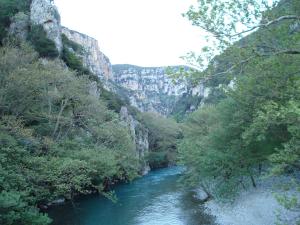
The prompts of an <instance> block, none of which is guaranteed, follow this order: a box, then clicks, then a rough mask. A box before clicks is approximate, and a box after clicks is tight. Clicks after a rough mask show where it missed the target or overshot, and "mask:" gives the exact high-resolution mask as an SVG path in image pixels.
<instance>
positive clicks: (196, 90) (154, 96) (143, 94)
mask: <svg viewBox="0 0 300 225" xmlns="http://www.w3.org/2000/svg"><path fill="white" fill-rule="evenodd" d="M177 68H178V67H173V68H172V69H175V70H176V69H177ZM166 69H167V68H165V67H149V68H143V67H138V66H132V65H113V71H114V82H115V83H116V84H118V85H119V86H121V87H123V88H124V89H125V90H127V95H128V98H129V99H130V103H131V105H133V106H135V107H137V108H138V109H140V110H141V111H143V112H145V111H153V112H158V113H160V114H162V115H169V114H170V113H171V112H172V111H173V108H174V106H175V105H176V103H177V101H178V100H179V99H180V98H181V97H182V96H183V95H184V94H191V95H193V96H207V95H208V93H207V92H208V90H207V89H205V87H204V86H203V84H200V85H198V86H197V87H192V86H191V85H189V84H188V82H187V81H186V80H184V79H183V80H181V81H176V82H174V80H173V79H172V78H171V77H170V76H169V75H168V74H167V72H166Z"/></svg>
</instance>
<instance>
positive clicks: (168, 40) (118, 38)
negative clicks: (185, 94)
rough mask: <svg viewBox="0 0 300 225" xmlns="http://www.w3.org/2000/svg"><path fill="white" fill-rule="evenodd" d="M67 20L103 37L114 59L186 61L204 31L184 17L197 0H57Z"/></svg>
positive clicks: (137, 62)
mask: <svg viewBox="0 0 300 225" xmlns="http://www.w3.org/2000/svg"><path fill="white" fill-rule="evenodd" d="M54 2H55V5H56V6H57V7H58V10H59V12H60V14H61V19H62V25H64V26H66V27H68V28H70V29H72V30H76V31H79V32H81V33H84V34H87V35H89V36H91V37H94V38H96V39H97V40H98V41H99V46H100V49H101V51H102V52H103V53H104V54H106V55H107V56H108V57H109V58H110V61H111V62H112V64H133V65H138V66H172V65H182V64H185V62H184V61H183V60H182V59H180V57H181V56H184V55H186V53H188V52H190V51H195V52H200V50H201V48H202V47H203V46H202V45H203V43H204V42H203V41H201V40H203V38H202V36H203V33H202V32H201V30H200V29H199V28H197V27H194V26H192V24H191V22H190V21H188V19H187V18H184V17H182V13H184V12H186V11H187V9H188V8H189V6H190V5H192V4H195V3H196V2H197V0H55V1H54Z"/></svg>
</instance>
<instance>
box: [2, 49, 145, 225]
mask: <svg viewBox="0 0 300 225" xmlns="http://www.w3.org/2000/svg"><path fill="white" fill-rule="evenodd" d="M0 71H1V72H0V83H1V86H0V96H1V97H0V162H1V164H0V177H1V178H0V221H1V224H28V225H29V224H47V223H49V222H50V220H49V219H48V218H47V217H46V216H45V215H43V214H41V213H39V211H38V209H37V206H41V205H45V204H47V203H48V202H49V201H52V200H55V199H57V198H62V197H63V198H65V199H72V198H73V197H74V196H76V195H78V194H88V193H91V191H94V190H97V191H99V192H100V193H101V192H102V193H104V191H105V190H107V189H109V183H111V181H113V180H125V181H126V180H131V179H133V178H135V177H136V176H137V172H138V168H139V165H138V160H137V158H136V155H135V151H134V146H133V142H132V139H131V136H130V133H129V131H128V130H127V128H126V127H125V126H123V125H122V122H121V121H119V118H118V115H117V114H115V113H114V112H112V111H110V110H108V109H107V107H106V103H105V102H103V101H102V100H100V99H98V98H97V97H95V96H93V95H90V94H89V88H90V85H91V81H90V80H89V78H88V77H86V76H80V77H78V76H77V75H76V73H74V72H72V71H70V70H68V69H67V68H65V66H64V65H62V64H61V62H60V61H59V60H58V59H56V60H55V61H49V60H45V59H43V60H40V59H39V58H38V54H37V53H36V52H35V51H34V50H33V49H31V47H30V46H28V45H26V44H22V45H21V47H20V48H16V47H11V46H4V47H2V48H1V49H0ZM8 215H9V216H8ZM20 221H22V222H20Z"/></svg>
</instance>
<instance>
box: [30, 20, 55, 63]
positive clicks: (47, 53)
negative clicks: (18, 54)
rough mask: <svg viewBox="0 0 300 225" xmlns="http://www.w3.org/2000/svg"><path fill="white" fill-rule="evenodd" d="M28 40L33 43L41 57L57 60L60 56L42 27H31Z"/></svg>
mask: <svg viewBox="0 0 300 225" xmlns="http://www.w3.org/2000/svg"><path fill="white" fill-rule="evenodd" d="M28 40H29V41H30V42H31V43H32V45H33V46H34V49H35V50H36V51H37V52H38V53H39V55H40V57H46V58H56V57H58V56H59V52H58V50H57V48H56V45H55V43H54V42H53V41H52V40H50V39H49V38H48V37H47V33H46V31H45V30H44V28H43V26H42V25H32V26H31V29H30V32H29V35H28Z"/></svg>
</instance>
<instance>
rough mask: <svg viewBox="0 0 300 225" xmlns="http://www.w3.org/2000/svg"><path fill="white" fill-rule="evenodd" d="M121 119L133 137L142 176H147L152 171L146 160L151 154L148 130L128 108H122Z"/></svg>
mask: <svg viewBox="0 0 300 225" xmlns="http://www.w3.org/2000/svg"><path fill="white" fill-rule="evenodd" d="M120 118H121V120H122V121H124V122H125V124H126V126H127V127H128V129H129V130H130V134H131V137H132V139H133V141H134V143H135V147H136V149H135V150H136V156H137V158H138V159H139V161H140V164H141V171H140V172H141V174H142V175H145V174H147V173H148V172H149V171H150V166H149V163H148V162H147V161H146V158H145V157H146V156H147V154H148V153H149V142H148V130H147V129H145V128H144V127H143V126H142V124H141V123H140V122H138V121H137V120H136V119H134V118H133V116H132V115H130V114H129V112H128V109H127V108H126V107H122V108H121V111H120Z"/></svg>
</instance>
